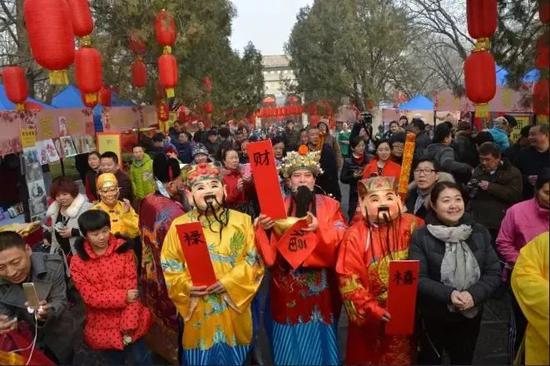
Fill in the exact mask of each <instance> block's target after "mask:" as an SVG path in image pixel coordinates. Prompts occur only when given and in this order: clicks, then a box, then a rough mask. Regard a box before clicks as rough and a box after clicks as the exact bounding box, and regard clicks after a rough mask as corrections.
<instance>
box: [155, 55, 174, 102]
mask: <svg viewBox="0 0 550 366" xmlns="http://www.w3.org/2000/svg"><path fill="white" fill-rule="evenodd" d="M158 67H159V82H160V85H162V87H163V88H164V89H166V96H167V97H168V98H174V96H175V92H174V88H175V87H176V85H177V84H178V64H177V62H176V58H175V57H174V56H173V55H171V54H164V55H162V56H160V57H159V61H158Z"/></svg>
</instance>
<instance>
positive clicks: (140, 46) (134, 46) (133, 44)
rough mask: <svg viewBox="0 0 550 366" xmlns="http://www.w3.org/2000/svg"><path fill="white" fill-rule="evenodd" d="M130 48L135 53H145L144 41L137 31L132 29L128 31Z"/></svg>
mask: <svg viewBox="0 0 550 366" xmlns="http://www.w3.org/2000/svg"><path fill="white" fill-rule="evenodd" d="M130 49H131V50H132V52H133V53H135V54H137V55H143V54H144V53H145V41H144V40H143V37H142V36H141V35H140V34H139V33H138V31H135V30H134V31H132V33H130Z"/></svg>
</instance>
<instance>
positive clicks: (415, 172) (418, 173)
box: [414, 169, 436, 175]
mask: <svg viewBox="0 0 550 366" xmlns="http://www.w3.org/2000/svg"><path fill="white" fill-rule="evenodd" d="M435 171H436V170H435V169H415V170H414V174H416V175H421V174H424V175H428V174H431V173H433V172H435Z"/></svg>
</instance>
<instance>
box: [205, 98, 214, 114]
mask: <svg viewBox="0 0 550 366" xmlns="http://www.w3.org/2000/svg"><path fill="white" fill-rule="evenodd" d="M204 112H205V113H206V114H211V113H212V112H214V105H213V104H212V101H210V100H209V101H208V102H206V103H205V104H204Z"/></svg>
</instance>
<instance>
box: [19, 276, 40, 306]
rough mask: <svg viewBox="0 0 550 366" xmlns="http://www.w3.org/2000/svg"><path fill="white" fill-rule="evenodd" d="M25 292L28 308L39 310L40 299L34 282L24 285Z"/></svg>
mask: <svg viewBox="0 0 550 366" xmlns="http://www.w3.org/2000/svg"><path fill="white" fill-rule="evenodd" d="M23 292H25V298H26V299H27V303H28V307H29V308H33V309H34V310H38V307H39V306H40V299H38V293H37V292H36V288H35V287H34V283H33V282H24V283H23Z"/></svg>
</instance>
